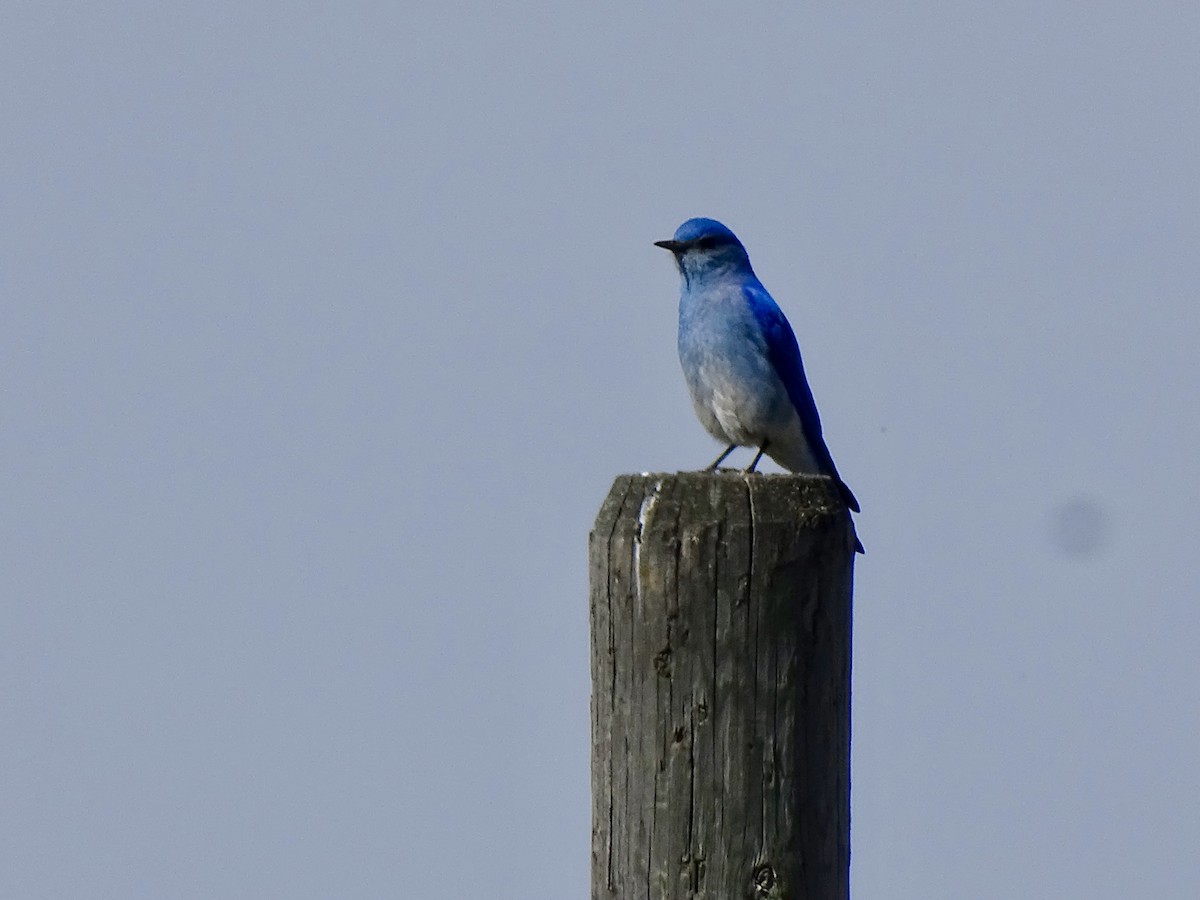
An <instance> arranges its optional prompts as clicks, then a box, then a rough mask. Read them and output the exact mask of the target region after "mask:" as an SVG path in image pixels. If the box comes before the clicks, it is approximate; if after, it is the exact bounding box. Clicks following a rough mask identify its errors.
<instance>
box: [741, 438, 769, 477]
mask: <svg viewBox="0 0 1200 900" xmlns="http://www.w3.org/2000/svg"><path fill="white" fill-rule="evenodd" d="M769 443H771V442H770V441H763V442H762V446H761V447H759V448H758V453H757V454H756V455H755V457H754V459H753V460H752V461H751V463H750V465H748V466H746V468H744V469H742V471H743V472H747V473H749V472H753V471H754V467H755V466H757V465H758V461H759V460H760V459H762V458H763V454H764V453H766V452H767V444H769Z"/></svg>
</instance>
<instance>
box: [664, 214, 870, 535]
mask: <svg viewBox="0 0 1200 900" xmlns="http://www.w3.org/2000/svg"><path fill="white" fill-rule="evenodd" d="M655 243H656V246H659V247H662V248H663V249H665V250H670V251H671V253H673V254H674V256H675V264H676V265H677V266H678V267H679V274H680V275H681V276H682V277H683V288H682V291H681V292H680V297H679V361H680V363H682V364H683V375H684V378H685V379H687V386H688V390H689V391H690V392H691V395H692V405H693V406H694V407H695V409H696V415H697V416H698V417H699V418H700V422H701V424H702V425H703V426H704V427H705V428H706V429H708V432H709V434H711V435H712V436H713V437H715V438H716V439H717V440H719V441H722V442H724V443H726V444H728V445H729V446H728V447H726V449H725V452H724V453H722V454H721V455H720V456H719V457H717V459H716V460H715V461H714V462H713V464H712V465H711V466H709V468H710V469H715V468H717V466H719V465H720V464H721V463H722V462H723V461H724V459H725V457H727V456H728V455H729V454H730V453H732V452H733V450H734V448H736V447H755V448H757V449H758V454H757V455H756V456H755V457H754V461H753V462H752V463H750V465H749V466H748V467H747V469H746V471H747V472H752V471H754V468H755V466H757V465H758V461H759V460H760V459H762V456H763V454H764V453H765V454H766V455H767V456H769V457H771V459H773V460H775V461H776V462H777V463H779V464H780V465H781V466H783V467H784V468H785V469H788V470H790V471H792V472H805V473H810V474H816V475H827V476H829V477H830V478H832V479H833V483H834V484H835V485H837V489H838V492H839V493H840V494H841V497H842V500H843V501H845V504H846V506H847V508H849V509H851V510H853V511H854V512H858V500H856V499H855V498H854V494H853V493H851V491H850V488H848V487H847V486H846V483H845V482H844V481H842V479H841V476H839V475H838V471H837V467H836V466H835V465H834V464H833V457H832V456H830V455H829V448H828V447H826V446H825V439H824V438H823V437H822V436H821V419H820V417H819V416H818V415H817V405H816V403H814V402H813V395H812V391H811V390H810V389H809V387H808V381H807V380H806V379H805V377H804V364H803V363H802V362H801V360H800V348H799V346H798V345H797V344H796V336H795V335H794V334H793V333H792V328H791V326H790V325H789V324H788V320H787V319H786V318H785V317H784V315H783V312H782V311H781V310H780V309H779V307H778V306H777V305H776V303H775V301H774V300H773V299H772V298H771V295H770V294H768V293H767V289H766V288H765V287H763V286H762V282H760V281H759V280H758V278H757V277H756V276H755V274H754V270H753V269H752V268H751V267H750V257H749V256H748V255H747V254H746V248H745V247H743V246H742V242H741V241H739V240H738V239H737V237H736V236H735V235H734V233H733V232H732V231H730V230H729V229H728V228H726V227H725V226H724V225H722V224H721V223H720V222H716V221H714V220H712V219H688V220H687V221H686V222H684V223H683V224H682V225H680V226H679V230H678V231H676V232H675V237H674V238H672V239H671V240H669V241H656V242H655ZM859 549H860V551H861V545H860V546H859Z"/></svg>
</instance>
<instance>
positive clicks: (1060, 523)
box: [1050, 496, 1108, 558]
mask: <svg viewBox="0 0 1200 900" xmlns="http://www.w3.org/2000/svg"><path fill="white" fill-rule="evenodd" d="M1107 539H1108V517H1107V515H1106V514H1105V512H1104V509H1103V508H1102V507H1101V506H1100V504H1099V503H1097V502H1096V501H1095V500H1093V499H1092V498H1090V497H1082V496H1080V497H1072V498H1070V499H1068V500H1064V501H1063V502H1061V503H1059V504H1058V505H1057V506H1056V507H1055V508H1054V509H1053V510H1052V512H1051V517H1050V542H1051V544H1053V546H1054V548H1055V549H1056V550H1057V551H1058V552H1059V553H1061V554H1062V555H1063V556H1072V557H1076V558H1085V557H1090V556H1095V555H1096V554H1098V553H1100V552H1101V551H1102V550H1103V549H1104V545H1105V543H1106V542H1107Z"/></svg>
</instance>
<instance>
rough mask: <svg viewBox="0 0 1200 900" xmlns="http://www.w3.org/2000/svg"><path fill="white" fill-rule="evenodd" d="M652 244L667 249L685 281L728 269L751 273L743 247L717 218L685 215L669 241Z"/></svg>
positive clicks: (740, 272)
mask: <svg viewBox="0 0 1200 900" xmlns="http://www.w3.org/2000/svg"><path fill="white" fill-rule="evenodd" d="M654 246H656V247H662V248H663V249H664V250H670V251H671V253H672V254H674V256H675V264H676V265H677V266H679V272H680V274H681V275H683V278H684V280H685V281H687V282H691V281H692V279H693V278H712V277H715V276H717V275H721V274H725V273H729V274H734V275H743V274H750V275H753V274H754V270H753V269H751V268H750V257H749V256H748V255H747V254H746V248H745V247H743V246H742V242H741V241H739V240H738V239H737V235H735V234H734V233H733V232H732V231H730V230H729V229H728V228H726V227H725V226H724V225H722V224H721V223H720V222H718V221H717V220H716V219H688V220H687V221H686V222H684V223H683V224H682V225H680V226H679V229H678V230H677V231H676V232H675V237H673V238H671V240H669V241H655V242H654Z"/></svg>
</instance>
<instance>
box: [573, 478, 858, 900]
mask: <svg viewBox="0 0 1200 900" xmlns="http://www.w3.org/2000/svg"><path fill="white" fill-rule="evenodd" d="M589 546H590V549H589V556H590V578H591V598H590V602H591V628H592V631H591V633H592V640H591V666H592V701H591V715H592V898H593V900H612V898H619V900H633V898H646V900H677V898H714V900H716V898H720V900H731V898H735V900H736V898H752V900H782V898H789V900H808V898H812V900H816V898H820V900H846V898H847V897H848V896H849V886H848V881H849V862H850V843H849V839H850V631H851V590H852V573H853V564H854V553H853V537H852V532H851V526H850V523H849V520H848V517H847V515H846V513H845V510H844V508H842V505H841V502H840V500H839V498H838V497H837V494H836V492H835V491H834V490H833V488H832V486H831V485H830V483H829V482H828V480H827V479H823V478H809V477H803V476H793V475H779V476H763V475H750V476H746V475H742V474H741V473H725V472H721V473H708V472H700V473H683V474H672V475H640V476H637V475H633V476H622V477H620V478H618V479H617V480H616V482H615V483H614V485H613V487H612V490H611V492H610V493H609V496H608V498H607V499H606V500H605V502H604V504H603V506H602V507H601V510H600V513H599V515H598V516H597V519H596V524H595V527H594V529H593V531H592V534H591V539H590V545H589Z"/></svg>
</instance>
